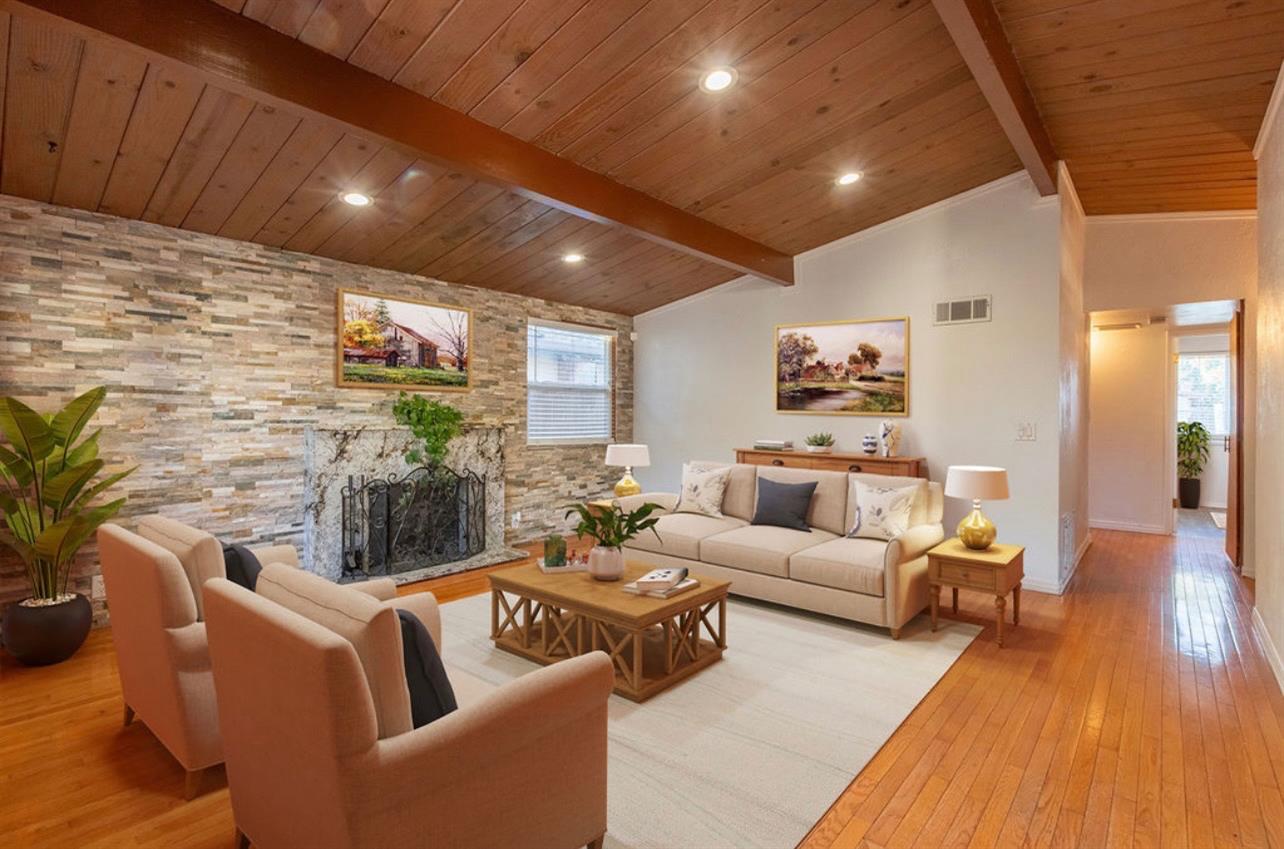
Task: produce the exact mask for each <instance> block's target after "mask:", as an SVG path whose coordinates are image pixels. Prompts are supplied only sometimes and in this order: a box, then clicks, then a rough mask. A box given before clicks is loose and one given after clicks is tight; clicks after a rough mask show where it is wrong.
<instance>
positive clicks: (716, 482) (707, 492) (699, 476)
mask: <svg viewBox="0 0 1284 849" xmlns="http://www.w3.org/2000/svg"><path fill="white" fill-rule="evenodd" d="M729 480H731V468H730V467H729V466H723V467H721V468H709V467H708V466H706V465H704V464H702V463H684V464H683V466H682V492H681V493H680V494H679V495H678V503H677V506H676V507H674V508H673V512H674V513H699V514H700V515H702V516H713V517H714V518H717V519H721V518H722V495H723V493H725V492H726V491H727V481H729Z"/></svg>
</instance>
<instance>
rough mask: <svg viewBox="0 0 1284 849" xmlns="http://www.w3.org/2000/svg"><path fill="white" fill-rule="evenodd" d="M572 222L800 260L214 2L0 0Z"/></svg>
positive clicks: (776, 266)
mask: <svg viewBox="0 0 1284 849" xmlns="http://www.w3.org/2000/svg"><path fill="white" fill-rule="evenodd" d="M0 8H3V9H7V10H8V11H10V12H13V13H16V14H19V15H33V14H34V15H37V16H43V17H52V18H55V19H57V20H58V21H61V22H63V23H64V24H70V25H72V26H73V27H75V28H76V29H77V30H79V31H81V32H82V33H84V34H85V35H86V36H87V37H94V36H104V35H105V36H108V37H110V38H112V39H114V40H116V41H118V42H120V43H121V44H122V45H123V46H125V47H127V48H129V49H133V50H136V51H141V52H142V53H143V54H144V55H146V56H147V57H148V58H149V59H160V60H162V61H169V62H175V63H178V64H181V65H183V66H185V67H187V68H189V69H191V70H193V71H194V72H196V73H197V74H199V75H200V76H201V77H202V78H203V79H205V80H206V81H208V82H210V83H212V84H214V85H216V86H218V87H221V88H226V89H229V90H232V91H235V92H237V93H240V94H244V95H246V96H249V97H252V98H254V99H256V100H260V101H264V102H268V103H272V104H275V105H277V106H280V107H282V108H286V109H290V110H302V111H306V112H308V113H311V114H313V115H316V116H319V117H322V118H325V119H328V120H332V121H335V122H337V123H338V124H341V125H342V126H343V127H344V128H346V129H350V130H353V131H355V132H357V133H359V134H364V135H367V136H370V137H372V138H374V139H377V140H379V141H381V142H383V143H385V144H388V145H392V146H395V147H397V148H399V149H402V150H404V151H406V152H407V153H409V154H411V155H413V156H416V157H423V158H426V159H429V160H432V161H436V162H439V163H442V164H444V165H447V166H448V167H451V168H455V169H458V170H460V171H463V172H465V173H467V174H470V175H471V176H474V177H476V178H477V179H480V180H484V181H486V182H490V183H494V184H497V185H501V186H504V187H505V188H507V189H510V190H511V191H514V192H517V193H519V194H521V195H524V196H525V197H529V198H532V199H534V200H537V201H539V202H541V203H545V204H548V205H549V206H553V207H557V208H558V209H562V210H565V211H567V212H569V213H571V214H573V215H577V216H580V217H582V218H587V219H590V220H593V221H599V222H602V223H606V224H614V225H617V226H619V227H622V228H624V229H626V230H629V231H631V232H633V233H635V234H637V235H638V236H641V237H642V238H644V239H648V240H650V241H652V242H656V243H658V244H662V245H666V246H668V247H670V248H673V249H675V250H678V251H682V252H684V253H687V254H691V255H693V256H698V257H701V258H703V259H706V260H708V261H710V262H713V263H717V264H718V265H722V266H725V267H727V268H732V269H735V270H737V271H741V272H744V273H746V274H753V275H756V276H758V277H762V278H764V279H766V280H770V281H773V282H776V283H779V284H781V285H785V286H789V285H793V282H794V262H793V257H791V256H790V255H788V254H786V253H783V252H781V251H777V250H774V249H773V248H770V247H768V246H766V245H763V244H761V243H759V242H756V241H754V240H752V239H749V238H747V237H745V236H742V235H740V234H739V233H735V232H733V231H731V230H728V229H726V228H724V227H720V226H718V225H716V224H713V223H712V222H709V221H706V220H704V219H702V218H700V217H699V216H696V215H692V214H691V213H689V212H686V211H684V210H681V209H678V208H677V207H674V206H671V205H669V204H666V203H664V202H662V201H660V200H657V199H656V198H653V197H651V196H650V195H647V194H645V193H643V192H640V191H638V190H636V189H632V188H629V187H628V186H624V185H621V184H619V183H617V182H615V181H613V180H611V179H609V178H608V177H605V176H603V175H601V174H598V173H596V172H594V171H591V170H589V169H587V168H584V167H582V166H580V165H577V164H575V163H573V162H571V161H569V160H567V159H563V158H561V157H559V156H555V155H554V154H552V153H549V152H548V151H545V150H543V149H541V148H539V147H537V146H535V145H533V144H530V143H529V142H525V141H522V140H521V139H518V138H516V137H514V136H511V135H508V134H507V133H504V132H502V131H500V130H498V129H495V128H494V127H491V126H489V125H487V124H484V123H482V122H480V121H477V120H476V119H474V118H470V117H469V116H467V115H465V114H463V113H460V112H456V111H455V110H453V109H449V108H447V107H445V106H442V105H441V104H439V103H436V102H435V101H432V100H430V99H428V98H426V97H423V96H422V95H419V94H416V93H414V92H412V91H410V90H409V89H405V88H402V87H401V86H399V85H396V84H395V83H392V82H389V81H388V80H385V79H383V78H382V77H379V76H376V75H374V74H371V73H369V72H367V71H364V70H362V69H360V68H358V67H356V66H355V65H350V64H348V63H347V62H344V61H342V60H341V59H337V58H335V57H333V56H330V55H329V54H326V53H323V52H321V51H319V50H315V49H313V48H312V47H309V46H308V45H306V44H304V43H302V42H300V41H298V40H296V39H293V38H290V37H288V36H285V35H283V34H281V33H278V32H276V31H275V30H272V29H270V28H268V27H266V26H263V25H262V24H259V23H256V22H255V21H252V20H250V19H248V18H245V17H243V16H241V15H238V14H235V13H233V12H230V11H228V10H227V9H224V8H222V7H221V6H219V5H217V4H215V3H213V2H210V0H111V2H103V0H0Z"/></svg>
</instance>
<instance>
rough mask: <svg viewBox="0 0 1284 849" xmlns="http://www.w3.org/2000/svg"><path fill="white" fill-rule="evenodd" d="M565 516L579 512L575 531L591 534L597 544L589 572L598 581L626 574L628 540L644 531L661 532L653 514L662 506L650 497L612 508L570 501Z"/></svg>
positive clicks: (589, 563) (590, 555) (656, 517)
mask: <svg viewBox="0 0 1284 849" xmlns="http://www.w3.org/2000/svg"><path fill="white" fill-rule="evenodd" d="M566 506H567V507H568V508H569V509H568V510H567V511H566V518H568V519H569V518H570V517H572V516H579V519H580V521H579V524H577V525H576V526H575V532H576V533H577V534H579V535H580V536H582V537H591V538H592V539H594V540H596V541H597V545H595V546H594V547H593V550H592V551H590V552H589V562H588V571H589V574H590V575H592V576H593V577H594V578H597V579H598V580H599V581H618V580H619V579H620V576H621V575H623V574H624V551H623V546H624V544H625V543H626V542H628V541H629V540H631V539H633V538H634V537H635V536H637V535H638V534H640V533H642V532H643V531H647V530H649V531H651V533H653V534H655V535H656V537H657V538H659V536H660V532H659V531H657V530H656V529H655V523H656V522H658V521H660V518H659V517H658V516H652V515H651V514H652V513H654V512H655V511H656V510H658V509H660V505H659V504H655V503H652V502H650V501H648V502H647V503H646V504H643V505H642V506H641V507H638V508H636V509H634V510H628V511H626V510H624V509H623V508H622V507H620V505H618V504H612V505H611V507H610V509H609V510H608V509H605V508H598V507H589V506H588V505H587V504H568V505H566Z"/></svg>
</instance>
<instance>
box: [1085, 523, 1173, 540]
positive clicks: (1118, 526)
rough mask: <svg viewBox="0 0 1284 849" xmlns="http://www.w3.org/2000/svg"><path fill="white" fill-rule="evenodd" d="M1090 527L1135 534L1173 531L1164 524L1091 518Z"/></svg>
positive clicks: (1169, 532)
mask: <svg viewBox="0 0 1284 849" xmlns="http://www.w3.org/2000/svg"><path fill="white" fill-rule="evenodd" d="M1088 527H1090V528H1099V529H1100V530H1103V531H1129V532H1131V533H1134V534H1160V535H1162V536H1168V535H1169V534H1171V533H1172V531H1170V530H1168V529H1167V528H1165V527H1163V526H1162V525H1142V524H1139V523H1137V522H1112V521H1110V520H1109V519H1089V520H1088Z"/></svg>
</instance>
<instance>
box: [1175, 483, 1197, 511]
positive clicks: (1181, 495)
mask: <svg viewBox="0 0 1284 849" xmlns="http://www.w3.org/2000/svg"><path fill="white" fill-rule="evenodd" d="M1177 503H1178V504H1180V505H1181V506H1182V507H1185V508H1186V509H1187V510H1194V509H1195V508H1197V507H1199V478H1178V479H1177Z"/></svg>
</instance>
